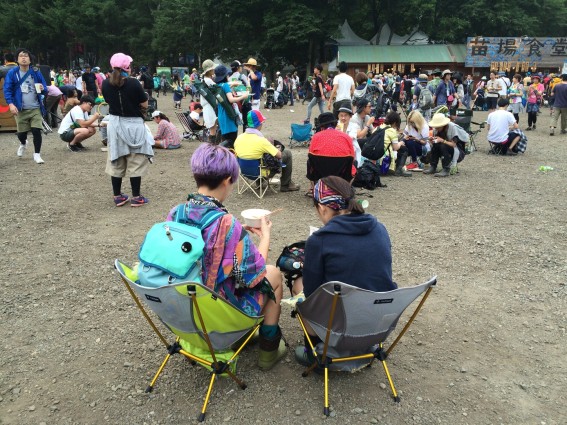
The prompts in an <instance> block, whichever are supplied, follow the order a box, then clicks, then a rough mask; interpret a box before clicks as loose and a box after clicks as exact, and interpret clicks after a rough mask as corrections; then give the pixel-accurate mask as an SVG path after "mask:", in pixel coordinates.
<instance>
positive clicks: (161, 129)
mask: <svg viewBox="0 0 567 425" xmlns="http://www.w3.org/2000/svg"><path fill="white" fill-rule="evenodd" d="M154 140H161V142H162V144H163V147H164V148H165V149H167V148H168V147H169V146H170V145H171V146H177V145H179V144H180V143H181V136H180V135H179V132H178V131H177V127H175V125H173V124H172V123H170V122H169V121H167V120H161V121H160V122H159V124H158V129H157V134H156V135H155V136H154Z"/></svg>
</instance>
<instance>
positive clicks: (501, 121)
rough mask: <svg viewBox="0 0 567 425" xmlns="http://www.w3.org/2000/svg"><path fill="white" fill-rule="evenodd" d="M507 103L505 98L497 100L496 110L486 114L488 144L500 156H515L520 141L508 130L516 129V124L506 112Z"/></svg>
mask: <svg viewBox="0 0 567 425" xmlns="http://www.w3.org/2000/svg"><path fill="white" fill-rule="evenodd" d="M509 103H510V102H509V101H508V99H507V98H500V99H498V109H497V110H496V111H494V112H491V113H490V114H488V119H487V120H486V122H487V124H488V135H487V136H486V137H487V139H488V143H490V145H491V146H492V147H493V148H494V147H497V148H498V149H497V150H496V152H497V153H499V154H500V155H516V152H515V149H514V148H515V146H516V144H517V143H518V142H519V141H520V136H519V135H518V133H515V132H513V131H510V130H515V129H517V128H518V123H517V122H516V119H515V118H514V115H512V113H511V112H508V111H507V109H508V105H509Z"/></svg>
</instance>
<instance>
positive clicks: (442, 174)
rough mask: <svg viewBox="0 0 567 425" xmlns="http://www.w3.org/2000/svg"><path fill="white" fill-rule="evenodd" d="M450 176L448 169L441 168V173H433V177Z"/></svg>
mask: <svg viewBox="0 0 567 425" xmlns="http://www.w3.org/2000/svg"><path fill="white" fill-rule="evenodd" d="M450 175H451V168H450V167H443V169H442V170H441V171H439V172H438V173H435V175H434V176H433V177H448V176H450Z"/></svg>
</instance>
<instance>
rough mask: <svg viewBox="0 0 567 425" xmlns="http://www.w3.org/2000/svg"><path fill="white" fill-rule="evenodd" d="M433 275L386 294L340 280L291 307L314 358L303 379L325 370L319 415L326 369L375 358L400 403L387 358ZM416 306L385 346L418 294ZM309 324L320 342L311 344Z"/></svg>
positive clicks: (431, 283)
mask: <svg viewBox="0 0 567 425" xmlns="http://www.w3.org/2000/svg"><path fill="white" fill-rule="evenodd" d="M436 283H437V277H433V278H431V279H430V280H429V281H428V282H426V283H423V284H421V285H417V286H414V287H408V288H399V289H396V290H393V291H389V292H372V291H369V290H366V289H361V288H357V287H355V286H351V285H347V284H345V283H342V282H328V283H325V284H324V285H323V286H320V287H319V288H317V290H316V291H315V292H314V293H313V294H311V295H310V296H309V297H307V299H305V301H303V302H301V303H298V304H297V305H296V307H295V309H294V310H293V311H292V316H296V317H297V319H298V320H299V324H300V325H301V328H302V329H303V332H304V334H305V336H306V338H307V340H308V343H309V347H306V349H307V350H310V352H311V354H312V355H313V358H314V359H315V362H314V363H313V364H312V365H311V366H310V367H309V368H308V369H306V370H305V371H304V372H303V374H302V376H303V377H306V376H307V375H309V373H310V372H311V371H313V370H314V369H315V368H317V369H318V371H323V372H324V379H325V394H324V407H323V413H324V414H325V415H327V416H328V415H329V370H349V371H354V370H358V369H360V368H362V367H366V366H369V365H370V364H372V362H373V361H374V359H378V360H379V361H380V362H381V363H382V366H383V368H384V372H385V373H386V378H388V382H389V383H390V388H391V390H392V396H393V398H394V400H395V401H396V402H399V401H400V398H399V396H398V393H397V392H396V388H395V387H394V382H393V381H392V377H391V376H390V372H389V371H388V366H387V365H386V358H387V357H388V355H389V354H390V352H391V351H392V350H393V349H394V347H395V346H396V345H397V343H398V342H399V341H400V339H401V338H402V336H403V335H404V333H405V332H406V331H407V329H408V328H409V326H410V325H411V324H412V322H413V320H414V319H415V317H416V316H417V314H418V312H419V310H420V309H421V307H422V306H423V303H424V302H425V300H426V299H427V297H428V296H429V293H430V292H431V290H432V288H433V286H434V285H435V284H436ZM424 292H425V294H424V295H423V297H422V299H421V301H420V302H419V305H418V306H417V307H416V309H415V311H414V312H413V314H412V315H411V317H410V319H409V320H408V322H407V323H406V325H405V326H404V328H403V329H402V330H401V332H400V333H399V335H398V336H397V338H396V339H395V340H394V342H393V343H392V344H391V345H390V346H389V348H388V349H387V350H386V349H384V347H383V343H384V341H385V340H386V338H387V337H388V335H389V334H390V333H391V332H392V331H393V330H394V329H395V328H396V325H397V323H398V320H399V318H400V316H401V315H402V313H403V312H404V310H405V309H406V308H407V307H408V306H409V305H410V304H411V303H412V302H413V301H414V300H415V299H416V298H417V297H419V296H420V295H421V294H423V293H424ZM308 326H309V327H310V328H311V329H312V330H313V331H314V332H315V333H316V335H317V336H318V337H319V338H320V339H321V341H324V342H323V343H320V344H317V346H315V345H314V344H313V342H312V337H311V336H310V335H309V334H308V331H307V327H308Z"/></svg>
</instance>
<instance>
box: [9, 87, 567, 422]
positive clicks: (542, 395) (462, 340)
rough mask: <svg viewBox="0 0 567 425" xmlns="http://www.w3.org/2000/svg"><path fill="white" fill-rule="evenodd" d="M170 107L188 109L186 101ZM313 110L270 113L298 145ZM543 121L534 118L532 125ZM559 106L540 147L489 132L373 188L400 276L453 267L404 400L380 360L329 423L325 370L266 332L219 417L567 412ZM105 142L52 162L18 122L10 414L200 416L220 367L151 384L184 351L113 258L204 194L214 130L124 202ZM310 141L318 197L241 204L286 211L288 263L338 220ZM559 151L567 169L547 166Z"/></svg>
mask: <svg viewBox="0 0 567 425" xmlns="http://www.w3.org/2000/svg"><path fill="white" fill-rule="evenodd" d="M164 100H165V102H164ZM159 104H160V109H161V110H162V111H164V112H165V113H166V114H167V115H170V117H172V121H173V122H175V123H176V124H178V123H177V120H176V119H175V118H174V114H173V110H172V106H173V105H172V104H173V102H172V100H171V96H168V97H166V98H163V97H161V98H159ZM184 105H186V103H185V102H184ZM291 109H293V110H294V112H291ZM305 110H306V107H305V106H301V105H296V106H294V107H293V108H290V107H289V106H288V107H286V108H284V109H282V110H275V111H268V112H266V116H267V118H268V121H267V123H266V125H265V128H264V134H266V135H267V136H273V137H275V138H276V139H279V140H286V142H287V137H288V136H289V123H290V122H292V121H295V122H299V121H300V120H302V119H303V118H304V117H305ZM485 118H486V113H475V120H477V121H479V120H481V119H485ZM526 119H527V118H526V115H525V114H522V115H521V122H520V124H521V126H522V128H524V127H525V126H526ZM549 121H550V118H549V111H548V110H547V109H544V110H543V112H542V114H541V115H540V118H539V122H538V129H537V130H536V131H535V132H529V133H528V137H529V143H528V151H527V153H526V154H525V155H523V156H517V157H494V156H491V155H487V143H486V136H485V135H486V132H483V133H482V134H480V135H479V137H478V139H477V144H478V146H479V148H480V151H479V152H476V153H474V154H473V155H470V156H467V157H466V159H465V160H464V162H462V163H461V164H460V167H459V169H460V173H459V174H458V175H456V176H453V177H450V178H445V179H438V178H433V177H431V176H427V175H420V174H418V173H415V175H414V176H413V177H412V178H393V177H387V178H384V179H383V182H384V183H386V184H387V185H388V187H387V188H386V189H378V190H375V191H374V192H367V191H364V192H365V193H366V195H364V196H363V198H365V199H368V201H369V202H370V207H369V208H368V211H369V212H370V213H372V214H375V215H376V216H377V217H378V219H379V220H380V221H382V222H383V223H384V224H385V225H386V227H387V229H388V231H389V233H390V236H391V239H392V243H393V258H394V277H395V280H396V281H397V282H398V283H399V284H400V286H407V285H412V284H417V283H420V282H422V281H425V280H426V279H428V278H429V277H431V276H432V275H438V277H439V278H438V286H437V288H436V289H435V290H434V292H433V293H432V295H431V297H430V299H429V300H428V302H427V303H426V305H425V307H424V309H423V311H422V314H421V315H420V316H419V317H418V319H417V320H416V322H415V323H414V325H413V326H412V327H411V328H410V332H408V334H407V335H406V337H405V339H403V340H402V343H401V344H400V345H399V346H398V347H397V348H396V350H395V351H394V352H393V353H392V356H391V357H390V362H389V365H390V371H391V373H392V376H393V379H394V381H395V383H396V384H397V388H398V390H399V392H400V394H401V403H400V404H396V403H394V402H393V401H392V399H391V398H390V394H389V390H388V389H387V387H385V385H384V384H387V381H386V379H385V376H384V373H383V371H382V369H381V367H378V366H375V367H372V368H371V369H369V370H365V371H363V372H362V373H359V374H357V375H348V374H341V375H333V376H332V377H331V391H330V402H331V406H332V416H331V417H330V418H328V419H325V418H324V416H323V415H322V405H323V381H322V378H321V377H320V376H317V375H315V376H310V377H308V378H302V377H301V371H302V368H301V367H300V366H299V365H297V364H296V363H295V361H294V360H293V353H292V351H290V353H289V354H288V356H287V359H286V360H285V361H284V362H282V363H281V364H279V365H278V366H277V367H276V368H274V370H272V371H270V372H267V373H262V372H260V371H259V370H258V369H257V368H256V366H255V362H256V357H257V348H256V347H253V348H251V349H248V350H247V351H246V352H245V353H244V354H243V356H242V357H241V358H240V361H239V364H238V366H239V371H240V373H242V376H244V377H245V379H246V380H247V383H248V389H247V390H246V391H241V390H239V389H238V388H237V387H236V386H235V385H233V384H232V382H230V381H228V380H225V379H223V380H221V381H220V382H219V383H218V384H217V386H216V387H215V388H216V389H215V391H214V393H213V396H212V401H211V404H210V407H209V410H208V415H207V423H234V424H250V423H257V424H263V423H268V422H271V423H276V424H305V423H309V424H314V423H324V422H329V423H335V424H359V423H375V424H376V423H379V424H407V423H411V424H438V423H439V424H534V425H543V424H546V425H551V424H565V423H567V411H566V409H565V406H566V405H567V396H566V392H565V389H566V388H567V366H566V361H565V351H566V348H567V343H566V331H565V327H566V323H567V321H566V311H567V310H566V299H567V296H566V295H567V294H566V286H565V285H566V276H567V265H566V262H565V258H566V257H567V238H566V236H565V234H566V221H567V219H566V208H565V207H566V201H565V200H566V185H565V182H566V176H567V173H566V169H565V165H564V164H565V160H564V158H565V157H566V156H567V136H565V135H556V136H554V137H549V136H548V131H547V130H548V125H549ZM150 126H152V129H154V127H153V126H154V125H153V123H150ZM85 145H86V146H88V148H89V149H88V150H87V151H86V152H83V153H71V152H69V151H68V150H67V149H66V147H65V145H64V143H63V142H61V141H60V140H59V138H58V136H57V135H56V134H50V135H48V136H47V137H45V139H44V148H43V151H42V155H43V158H44V160H45V164H44V165H41V166H40V165H36V164H35V163H33V160H32V155H31V151H32V149H31V148H30V149H28V151H27V152H26V155H25V156H24V157H23V158H21V159H20V158H17V157H16V149H17V146H18V145H17V140H16V137H15V135H14V134H5V133H3V134H0V182H1V186H0V188H1V199H2V203H1V206H0V211H1V215H2V216H3V217H4V220H3V223H2V224H1V243H2V247H3V249H4V254H3V258H4V260H3V261H2V262H1V263H0V276H1V284H2V287H3V291H4V295H3V297H2V298H3V299H2V303H1V305H0V313H1V316H0V318H1V322H2V326H1V328H0V329H1V330H0V337H1V340H2V348H1V350H0V423H2V424H49V425H51V424H99V423H109V424H115V423H125V424H158V423H159V424H180V423H193V422H195V419H196V417H197V414H198V412H199V410H200V406H201V401H202V398H203V396H204V394H205V388H206V385H207V383H208V375H207V374H206V373H205V371H204V370H203V369H201V368H198V367H192V366H190V365H189V364H188V362H186V361H183V360H182V359H181V358H180V357H176V358H173V359H172V361H171V362H170V364H169V366H168V367H167V368H166V369H165V372H164V373H163V375H162V376H161V378H160V379H159V380H158V383H157V385H156V388H155V390H154V392H153V393H152V394H150V395H148V394H145V393H144V389H145V388H146V386H147V384H148V382H149V379H150V377H151V376H152V375H153V373H154V372H155V371H156V370H157V367H158V366H159V364H160V362H161V361H162V359H163V356H164V354H165V350H164V349H163V347H162V346H161V345H160V342H159V340H158V339H157V338H156V336H155V335H154V334H153V332H152V330H151V329H150V327H149V326H148V325H147V324H146V322H145V320H144V319H143V317H142V316H141V314H140V312H139V311H138V309H137V308H136V306H135V305H134V302H133V300H132V299H131V298H130V296H129V294H128V293H127V292H126V289H125V288H124V286H123V284H122V283H121V281H120V280H119V279H118V276H117V275H116V274H115V273H114V271H113V266H112V264H113V261H114V259H115V258H120V259H122V260H123V261H125V262H127V263H132V262H133V261H134V260H135V258H136V254H137V251H138V247H139V244H140V243H141V241H142V239H143V236H144V234H145V232H146V231H147V230H148V229H149V227H150V226H151V225H152V224H153V223H154V222H157V221H162V220H163V219H164V218H165V215H166V214H167V211H168V210H169V209H170V208H171V207H172V206H173V205H175V204H177V203H180V202H182V201H184V199H185V198H186V196H187V194H188V193H189V192H191V191H193V190H195V184H194V182H193V181H192V179H191V177H190V174H189V169H188V165H187V164H188V160H189V158H190V156H191V153H192V152H193V151H194V149H195V148H196V146H197V143H195V142H185V143H184V145H183V148H182V149H179V150H177V151H167V152H164V151H159V152H157V154H156V161H155V164H154V165H153V166H152V168H151V172H150V174H149V176H148V177H147V178H145V179H144V180H143V182H142V193H143V194H144V195H145V196H147V197H148V198H149V199H150V204H149V205H147V206H144V207H142V208H130V207H129V206H125V207H122V208H115V207H114V205H113V202H112V197H111V195H112V192H111V186H110V179H109V178H108V176H107V175H105V173H104V163H105V155H106V154H105V153H103V152H101V151H100V147H101V146H102V145H101V143H100V137H99V136H98V135H97V136H96V137H95V138H93V139H92V140H91V141H87V142H86V143H85ZM306 151H307V150H306V148H294V149H293V155H294V170H293V174H294V180H295V181H296V182H297V183H299V184H301V186H302V190H301V191H300V192H294V193H282V194H279V193H278V194H275V195H274V194H269V195H267V196H266V197H265V199H264V200H263V201H258V200H257V199H256V198H255V197H253V196H252V195H251V194H244V195H241V196H239V195H238V194H237V193H236V192H235V193H233V194H232V196H231V197H230V198H229V200H228V202H227V203H226V204H227V206H228V208H229V210H230V211H231V212H233V213H235V214H239V213H240V211H242V210H244V209H246V208H250V207H262V208H267V209H274V208H278V207H284V208H285V213H282V214H280V215H278V216H276V217H274V228H273V232H272V233H273V241H272V245H271V256H270V261H271V262H274V261H275V260H276V258H277V256H278V255H279V252H280V251H281V249H282V247H283V246H284V245H285V244H287V243H290V242H293V241H296V240H300V239H303V238H305V237H306V236H307V233H308V226H309V225H313V226H318V225H319V222H318V220H317V218H316V216H315V212H314V210H313V207H312V205H311V200H310V199H307V198H305V197H304V196H303V194H304V192H305V190H303V189H306V188H307V180H306V178H305V177H304V176H305V160H306ZM540 165H549V166H552V167H553V168H554V170H553V171H550V172H547V173H543V172H540V171H539V170H538V168H539V166H540ZM125 183H126V184H125V186H124V188H123V189H124V191H125V192H126V193H130V192H129V185H128V184H127V183H128V182H127V181H126V182H125ZM369 255H372V253H369ZM289 311H290V310H289V308H288V307H284V309H283V313H282V318H281V325H282V328H283V331H284V333H285V335H286V336H287V339H288V341H289V342H290V344H291V348H290V350H293V349H294V348H295V346H296V345H298V343H299V342H300V341H301V340H302V337H301V333H300V329H299V326H298V324H297V323H296V322H295V319H292V318H291V317H290V315H289ZM382 387H384V388H386V389H384V388H382Z"/></svg>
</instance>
